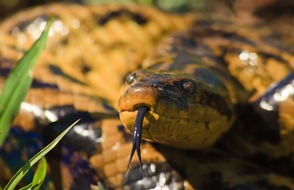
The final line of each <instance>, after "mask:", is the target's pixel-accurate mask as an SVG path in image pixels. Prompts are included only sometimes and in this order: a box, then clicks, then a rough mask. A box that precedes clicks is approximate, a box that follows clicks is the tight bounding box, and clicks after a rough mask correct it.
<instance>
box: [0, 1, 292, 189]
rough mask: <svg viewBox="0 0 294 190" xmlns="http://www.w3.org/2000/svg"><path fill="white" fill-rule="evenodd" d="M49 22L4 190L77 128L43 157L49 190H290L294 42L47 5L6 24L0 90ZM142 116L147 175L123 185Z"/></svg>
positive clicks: (257, 30) (169, 18)
mask: <svg viewBox="0 0 294 190" xmlns="http://www.w3.org/2000/svg"><path fill="white" fill-rule="evenodd" d="M52 13H53V14H55V15H56V16H55V20H54V21H53V25H52V29H51V31H50V35H49V40H48V44H47V48H46V50H45V51H44V53H43V54H42V56H41V58H40V60H39V62H38V64H37V65H36V68H35V70H34V71H33V76H34V80H33V83H32V87H31V89H30V90H29V92H28V94H27V96H26V99H25V100H24V102H23V103H22V105H21V109H20V111H19V114H18V115H17V116H16V118H15V120H14V123H13V126H12V128H11V132H10V134H9V136H8V138H7V140H6V142H5V144H4V146H3V147H2V148H1V152H0V153H1V159H0V165H1V168H2V170H1V174H0V176H1V184H2V185H3V184H4V183H5V182H7V180H8V179H9V178H11V176H12V174H13V173H15V172H16V171H17V170H18V168H19V167H20V166H21V165H22V164H23V163H25V162H26V161H27V160H28V159H29V158H30V157H31V156H33V155H34V154H35V153H36V152H38V150H40V149H41V148H42V147H43V146H44V145H45V144H47V143H49V142H50V141H51V140H52V139H53V138H54V137H55V136H56V135H58V134H59V133H60V132H61V131H63V130H64V129H65V128H66V127H67V126H69V125H70V124H71V123H72V122H73V121H75V120H76V119H77V118H81V121H80V122H79V124H78V125H76V126H75V127H74V129H73V130H71V131H70V132H69V134H68V135H67V136H66V137H65V138H64V140H63V141H62V143H61V145H60V146H59V147H57V148H56V149H54V150H53V151H52V152H50V153H49V155H48V156H47V160H48V163H49V166H50V168H49V172H48V177H47V179H46V181H45V184H44V185H43V188H44V189H90V188H91V187H94V186H98V187H100V188H101V187H103V188H105V189H200V190H202V189H204V190H205V189H208V190H214V189H229V190H233V189H235V190H237V189H238V190H240V189H244V190H245V189H246V190H248V189H252V190H253V189H283V190H286V189H294V181H293V180H294V175H293V174H294V161H293V152H294V142H293V141H294V138H293V129H294V121H293V113H294V111H293V107H294V104H293V74H292V75H291V72H292V71H293V67H294V62H293V61H294V58H293V48H291V47H293V43H292V42H293V39H292V41H291V35H290V37H285V36H284V35H283V36H279V35H275V34H274V33H273V32H272V31H271V30H269V28H267V27H263V26H260V25H258V26H251V27H244V26H241V25H236V24H232V23H231V22H226V21H224V20H221V19H220V21H213V20H210V19H207V18H205V16H203V15H199V14H196V13H188V14H184V15H177V14H174V13H168V12H164V11H160V10H157V9H155V8H152V7H142V6H137V5H128V6H126V5H101V6H80V5H69V4H67V5H61V4H51V5H46V6H41V7H36V8H33V9H30V10H26V11H23V12H20V13H18V14H16V15H13V16H11V17H10V18H7V19H5V20H4V21H2V23H1V25H0V48H1V49H0V64H1V65H0V75H1V78H0V79H1V84H3V83H4V81H5V78H6V77H7V75H8V73H9V71H10V70H11V69H12V68H13V66H14V65H15V63H16V61H17V60H18V59H19V58H20V57H21V56H22V55H23V53H24V52H25V50H27V49H28V48H29V47H30V45H31V44H32V43H33V42H34V41H35V40H36V39H37V38H38V36H39V35H40V33H41V31H42V29H43V28H44V25H45V23H46V21H47V19H48V18H49V15H50V14H52ZM285 39H288V40H287V43H284V42H285ZM282 42H283V43H282ZM138 69H140V70H138ZM289 74H290V75H289ZM286 76H288V77H286ZM285 77H286V78H285ZM278 81H282V82H280V83H278V84H279V85H277V87H276V88H275V87H273V88H271V89H269V90H268V93H265V92H266V90H267V89H268V87H269V86H270V85H271V84H273V83H275V82H278ZM280 85H282V87H281V88H280ZM122 86H124V87H123V88H122ZM272 89H274V90H275V89H278V90H276V91H274V92H275V93H274V95H273V94H270V92H271V90H272ZM264 93H265V95H263V94H264ZM291 93H292V94H291ZM267 94H269V97H274V98H275V99H271V100H275V101H273V104H270V103H269V102H268V101H266V100H265V98H266V97H267V96H266V95H267ZM285 94H286V95H288V96H286V95H285ZM277 96H278V97H280V99H277ZM278 100H280V101H278ZM118 102H119V103H118ZM265 106H267V107H265ZM264 107H265V108H267V110H270V111H269V112H266V114H274V116H275V117H273V115H270V119H272V120H270V121H269V120H268V118H267V117H262V116H266V115H265V114H264V113H265V112H263V111H264V110H260V108H264ZM269 107H270V108H271V109H269ZM142 108H143V109H142ZM116 110H119V112H118V111H116ZM138 110H139V111H138ZM137 112H145V113H144V115H142V114H141V113H140V114H138V115H139V116H141V117H142V118H141V120H143V121H142V122H143V124H142V126H141V125H140V124H139V125H138V126H137V127H139V128H141V127H142V128H141V130H142V137H143V139H145V140H146V141H142V143H141V145H140V144H139V145H138V144H137V145H136V143H135V147H134V150H136V149H137V150H140V149H139V148H140V147H141V153H140V154H139V155H141V158H142V165H141V166H140V163H139V160H138V158H137V157H136V156H135V157H134V159H133V160H132V162H131V165H130V168H129V171H128V175H127V177H126V172H127V165H128V162H129V155H130V151H131V149H132V135H130V134H129V131H133V130H134V129H133V128H134V125H135V120H136V117H137ZM260 112H261V113H262V114H261V117H260V115H259V114H258V113H260ZM119 115H120V118H121V121H120V119H119ZM139 116H138V117H139ZM263 118H266V119H265V120H264V119H263ZM137 119H138V118H137ZM268 123H269V124H268ZM123 125H124V126H126V128H124V126H123ZM136 125H137V124H136ZM136 132H138V130H136ZM138 135H139V136H140V133H139V134H138ZM136 140H139V142H140V140H141V139H140V138H138V139H136ZM148 141H153V142H157V143H150V142H148ZM166 144H167V145H169V146H166ZM215 144H216V145H215ZM213 145H214V146H213ZM174 147H177V148H174ZM141 170H142V171H141ZM141 172H143V174H144V177H143V176H142V175H141ZM31 175H32V174H31V173H30V174H29V175H28V176H27V178H26V179H24V184H25V183H26V180H29V178H30V177H31Z"/></svg>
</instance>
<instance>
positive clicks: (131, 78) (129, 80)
mask: <svg viewBox="0 0 294 190" xmlns="http://www.w3.org/2000/svg"><path fill="white" fill-rule="evenodd" d="M135 80H136V73H131V74H129V75H128V76H127V79H126V83H127V84H131V83H132V82H134V81H135Z"/></svg>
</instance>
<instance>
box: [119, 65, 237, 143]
mask: <svg viewBox="0 0 294 190" xmlns="http://www.w3.org/2000/svg"><path fill="white" fill-rule="evenodd" d="M194 78H195V77H194ZM194 78H193V77H191V76H189V75H187V74H186V72H185V73H183V74H182V73H180V72H176V73H175V72H160V71H158V70H155V69H154V70H152V69H151V70H140V71H137V72H134V73H131V74H130V75H129V76H128V77H127V79H126V84H125V90H124V93H123V94H122V96H121V97H120V99H119V106H118V108H119V112H120V118H121V121H122V122H123V124H124V126H125V127H126V128H127V129H128V130H129V131H130V132H131V133H133V132H134V126H135V121H136V117H137V113H138V110H139V108H140V107H146V108H148V111H146V112H145V113H144V114H145V116H144V118H143V122H142V138H143V139H145V140H147V141H153V142H158V143H162V144H167V145H170V146H174V147H178V148H185V149H201V148H206V147H208V146H211V145H212V144H213V143H214V142H215V141H216V140H217V139H218V138H219V136H221V134H222V133H224V132H225V131H227V130H228V129H229V127H230V126H231V124H232V122H233V117H232V115H230V114H231V113H232V106H230V104H229V101H228V100H227V99H226V98H223V97H222V96H220V95H219V94H216V93H214V91H215V89H213V88H214V87H213V86H211V85H210V86H209V85H207V84H205V83H203V82H202V81H199V80H197V79H194ZM218 126H223V128H220V127H218Z"/></svg>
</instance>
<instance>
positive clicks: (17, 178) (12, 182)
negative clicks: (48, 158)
mask: <svg viewBox="0 0 294 190" xmlns="http://www.w3.org/2000/svg"><path fill="white" fill-rule="evenodd" d="M78 121H79V120H77V121H76V122H74V123H73V124H72V125H71V126H69V127H68V128H67V129H66V130H64V131H63V132H62V133H61V134H60V135H59V136H58V137H56V139H54V140H53V141H52V142H51V143H50V144H48V145H47V146H46V147H45V148H43V149H42V150H41V151H40V152H38V153H37V154H36V155H35V156H33V157H32V158H31V159H30V160H29V161H28V162H27V163H26V164H25V165H24V166H23V167H22V168H21V169H19V170H18V171H17V172H16V174H15V175H14V176H13V177H12V178H11V179H10V181H9V182H8V183H7V185H6V186H5V187H4V189H3V190H13V189H15V187H16V185H17V184H18V183H19V182H20V180H21V179H22V178H23V177H24V175H25V174H26V173H27V172H28V171H29V170H30V168H31V167H32V166H33V165H34V164H35V163H36V162H38V161H39V160H40V159H41V158H42V157H44V156H45V155H46V154H47V153H48V152H49V151H50V150H52V149H53V148H54V147H55V146H56V145H57V143H58V142H59V141H60V140H61V139H62V137H63V136H64V135H65V134H66V133H67V132H68V131H69V130H70V129H71V128H72V127H73V126H74V125H75V124H76V123H77V122H78Z"/></svg>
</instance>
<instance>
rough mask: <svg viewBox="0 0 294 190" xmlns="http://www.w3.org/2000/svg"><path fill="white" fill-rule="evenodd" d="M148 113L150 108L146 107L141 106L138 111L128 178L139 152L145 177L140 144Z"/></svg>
mask: <svg viewBox="0 0 294 190" xmlns="http://www.w3.org/2000/svg"><path fill="white" fill-rule="evenodd" d="M147 111H148V108H147V107H145V106H141V107H140V108H139V109H138V113H137V117H136V121H135V126H134V137H133V145H132V150H131V154H130V159H129V163H128V170H127V174H126V177H127V176H128V173H129V168H130V164H131V161H132V158H133V156H134V154H135V151H136V152H137V155H138V159H139V163H140V168H141V172H142V175H143V168H142V160H141V150H140V144H141V137H142V128H143V126H142V125H143V119H144V116H145V113H146V112H147Z"/></svg>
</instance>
